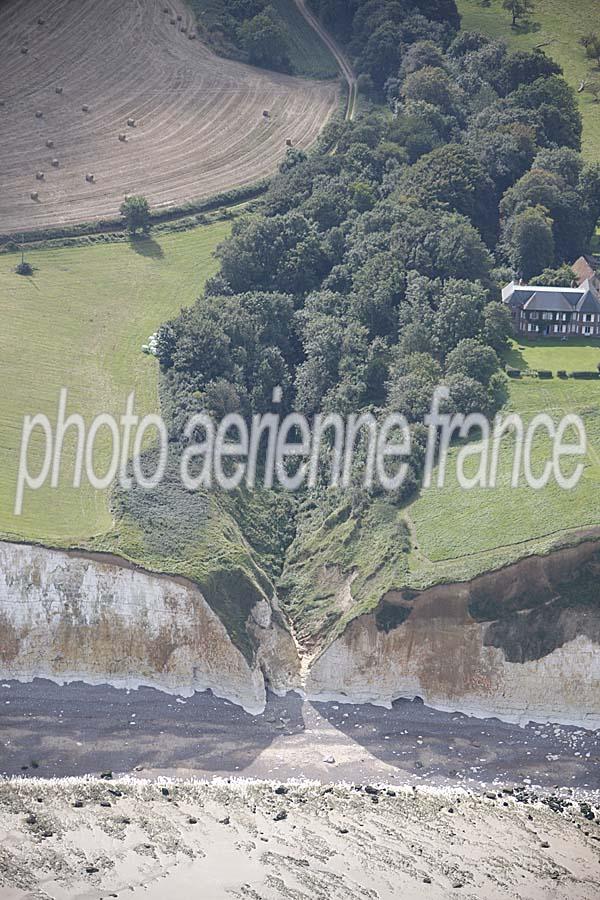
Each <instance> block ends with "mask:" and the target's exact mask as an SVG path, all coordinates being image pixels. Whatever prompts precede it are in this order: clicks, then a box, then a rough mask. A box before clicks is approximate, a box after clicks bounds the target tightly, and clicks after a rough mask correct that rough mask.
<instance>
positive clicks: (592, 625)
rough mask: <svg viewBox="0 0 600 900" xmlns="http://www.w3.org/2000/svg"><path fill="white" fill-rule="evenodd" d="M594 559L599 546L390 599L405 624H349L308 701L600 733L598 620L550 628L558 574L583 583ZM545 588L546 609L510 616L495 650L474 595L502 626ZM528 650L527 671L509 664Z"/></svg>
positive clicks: (563, 616) (322, 660) (363, 620)
mask: <svg viewBox="0 0 600 900" xmlns="http://www.w3.org/2000/svg"><path fill="white" fill-rule="evenodd" d="M594 553H597V545H596V546H594V545H585V546H583V545H582V546H581V547H579V548H576V549H573V550H566V551H557V552H556V553H555V554H553V555H551V556H548V557H535V558H530V559H527V560H523V561H522V562H521V563H516V564H515V565H513V566H508V567H507V568H506V569H504V570H501V571H500V572H498V573H488V574H487V575H485V576H481V578H480V579H476V580H475V582H471V583H470V584H467V583H466V584H462V585H461V584H454V585H441V586H438V587H433V588H430V589H429V590H427V591H424V592H423V593H422V594H420V595H416V596H412V597H411V598H410V600H407V598H406V597H402V595H401V593H399V592H392V594H391V595H389V600H391V602H392V605H393V604H398V605H404V608H405V610H410V611H409V614H408V615H407V617H406V618H405V619H404V621H402V622H401V623H400V624H398V625H396V626H395V627H392V628H390V629H389V630H387V631H386V630H384V629H382V628H378V625H377V619H376V615H375V614H370V615H364V616H361V617H360V618H358V619H355V620H354V621H353V622H351V623H350V624H349V625H348V627H347V628H346V630H345V632H344V633H343V634H342V635H341V637H340V638H338V639H337V640H336V641H334V642H333V643H332V644H331V646H330V647H329V648H327V649H326V650H325V651H324V652H323V653H322V654H321V655H320V656H319V657H318V658H317V659H316V660H315V661H313V663H312V665H311V667H310V671H309V674H308V677H307V680H306V684H305V692H306V695H307V696H308V697H309V698H312V699H320V700H323V699H336V700H345V701H346V702H355V703H365V702H369V703H376V704H382V705H389V704H391V702H392V701H393V700H395V699H398V698H400V697H405V698H410V699H412V698H414V697H417V696H418V697H421V698H422V699H423V701H424V702H425V703H426V704H427V705H429V706H432V707H435V708H437V709H442V710H446V711H452V712H454V711H460V712H464V713H467V714H470V715H475V716H481V717H487V716H496V717H498V718H500V719H503V720H505V721H508V722H515V723H518V724H526V723H527V722H529V721H539V722H548V721H551V722H557V723H561V724H572V725H581V726H584V727H586V728H592V729H597V728H600V610H596V609H594V608H591V607H583V608H577V607H574V608H572V609H569V608H566V609H562V610H561V611H560V613H559V614H558V616H557V617H556V618H555V619H553V620H549V618H548V617H549V615H550V604H551V602H552V600H553V597H554V596H555V594H553V589H552V583H553V579H554V578H555V577H556V573H557V571H558V569H559V566H562V567H563V572H562V575H564V574H567V575H570V574H573V575H576V573H577V571H578V570H579V568H580V566H582V565H585V564H586V563H589V561H590V559H591V558H592V557H593V555H594ZM561 554H562V556H561ZM540 586H545V588H546V590H547V596H548V605H545V606H544V607H543V609H542V612H541V613H539V614H538V615H536V617H533V618H528V616H527V611H525V610H524V611H522V612H517V613H515V612H514V611H510V610H509V612H508V615H509V616H510V617H511V619H510V620H511V622H512V626H511V629H512V630H510V629H509V630H508V631H507V632H506V633H505V643H506V647H505V646H497V645H494V646H491V645H490V643H491V642H490V623H489V622H479V621H475V620H474V619H473V618H472V617H471V615H470V614H469V601H470V600H471V599H472V598H473V596H474V593H475V592H476V591H477V590H481V588H482V587H483V588H484V589H485V590H486V591H487V592H488V594H489V595H492V594H494V592H495V596H496V597H497V611H496V614H497V615H498V617H499V619H500V620H501V619H502V616H503V606H504V605H505V604H507V603H508V602H509V601H510V600H511V599H512V598H514V596H516V595H519V594H523V593H524V594H525V595H527V592H528V591H531V590H532V589H539V588H540ZM492 618H495V615H493V616H492ZM548 621H550V625H549V626H548V625H547V622H548ZM548 632H549V633H550V634H551V635H552V637H553V638H557V636H558V639H556V640H554V642H553V644H552V646H551V647H550V648H547V647H544V646H543V644H544V638H546V637H547V633H548ZM523 648H525V649H526V651H527V652H526V653H525V654H523V661H511V659H510V657H511V654H512V656H513V657H515V650H519V651H522V650H523ZM540 648H542V649H540ZM548 649H549V652H548ZM507 650H508V651H510V652H507ZM516 655H517V656H518V653H517V654H516Z"/></svg>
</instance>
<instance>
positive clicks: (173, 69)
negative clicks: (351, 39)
mask: <svg viewBox="0 0 600 900" xmlns="http://www.w3.org/2000/svg"><path fill="white" fill-rule="evenodd" d="M166 7H168V8H169V12H168V13H165V12H164V9H165V8H166ZM178 17H181V19H180V20H179V18H178ZM194 34H195V22H194V17H193V14H192V12H191V10H190V9H189V8H188V7H187V6H186V5H185V3H184V2H183V0H176V2H173V0H102V2H98V0H0V232H2V233H7V232H8V233H13V232H18V231H21V230H27V229H31V228H38V227H42V226H51V225H60V224H72V223H77V222H81V221H89V220H92V219H96V218H102V217H107V216H114V215H116V214H117V212H118V207H119V205H120V203H121V201H122V200H123V197H124V195H125V194H128V193H130V194H133V193H143V194H145V195H146V196H147V197H148V199H149V200H150V203H151V205H152V207H153V208H165V209H167V208H169V207H172V206H177V205H180V204H181V203H183V202H185V201H188V200H192V199H201V198H203V197H208V196H211V195H214V194H217V193H219V192H220V191H223V190H227V189H229V188H235V187H241V186H243V185H247V184H251V183H252V182H254V181H256V180H258V179H259V178H261V177H263V176H265V175H268V174H270V173H271V172H273V171H274V169H275V168H276V166H277V163H278V162H279V161H280V160H281V159H282V158H283V156H284V155H285V152H286V149H287V147H286V141H288V140H291V141H293V144H294V146H298V147H307V146H308V145H310V144H311V143H312V142H313V141H314V140H315V138H316V137H317V135H318V134H319V132H320V130H321V128H322V127H323V125H324V124H325V122H326V121H327V119H328V117H329V116H330V114H331V113H332V112H333V111H334V109H335V108H336V105H337V102H338V91H339V88H338V85H337V83H336V82H332V81H329V82H319V81H309V80H306V79H300V78H292V77H288V76H285V75H278V74H276V73H272V72H266V71H261V70H259V69H254V68H252V67H249V66H245V65H242V64H239V63H236V62H232V61H229V60H224V59H220V58H218V57H216V56H215V55H214V54H213V53H212V52H211V51H210V50H209V49H208V48H207V47H206V46H205V45H204V44H202V42H201V41H199V40H197V39H190V35H194ZM264 111H268V113H269V116H268V117H266V116H264V115H263V112H264ZM128 119H132V120H134V121H135V125H134V126H133V127H132V126H131V124H130V125H128V124H127V120H128ZM91 176H93V180H91ZM88 179H90V180H88ZM36 194H37V196H36Z"/></svg>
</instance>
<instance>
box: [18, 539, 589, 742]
mask: <svg viewBox="0 0 600 900" xmlns="http://www.w3.org/2000/svg"><path fill="white" fill-rule="evenodd" d="M245 628H246V632H247V635H248V636H249V639H250V644H251V646H252V648H253V652H252V654H251V655H249V654H244V653H243V652H242V651H241V650H240V649H239V647H238V646H236V644H235V643H234V641H233V640H232V637H231V636H230V635H229V634H228V632H227V629H226V627H225V626H224V624H223V623H222V622H221V620H220V618H219V616H218V614H217V612H216V611H215V609H214V608H211V606H210V605H209V604H208V603H207V601H206V599H205V597H204V596H203V594H202V592H201V590H200V588H199V587H198V585H196V584H195V583H193V582H192V581H188V580H186V579H183V578H177V577H171V576H164V575H158V574H153V573H150V572H147V571H144V570H142V569H139V568H137V567H135V566H133V565H131V564H128V563H126V562H125V561H124V560H120V559H117V558H115V557H108V556H103V555H100V554H90V553H82V552H62V551H56V550H48V549H44V548H42V547H36V546H29V545H25V544H10V543H6V542H4V543H3V542H0V677H2V678H17V679H27V680H29V679H31V678H34V677H36V676H39V677H45V678H50V679H53V680H55V681H59V682H66V681H74V680H82V681H86V682H89V683H100V682H108V683H110V684H113V685H115V686H118V687H137V686H140V685H149V686H153V687H156V688H159V689H161V690H165V691H169V692H173V693H178V694H183V695H189V694H191V693H193V692H194V691H203V690H206V689H208V688H210V689H211V690H212V691H213V692H214V693H215V694H216V695H218V696H220V697H224V698H226V699H229V700H231V701H233V702H234V703H237V704H239V705H241V706H243V707H244V708H245V709H246V710H248V711H250V712H253V713H257V712H260V711H262V709H263V708H264V705H265V698H266V688H267V687H270V688H271V689H272V690H274V691H276V692H277V693H281V694H283V693H285V692H286V691H288V690H294V689H297V690H301V691H302V692H303V693H305V694H306V695H307V696H308V697H311V698H314V699H320V700H324V699H333V698H335V699H339V700H346V701H349V702H356V703H362V702H371V703H379V704H386V705H387V704H390V703H391V702H392V701H393V700H394V699H396V698H398V697H415V696H420V697H422V699H423V700H424V701H425V702H426V703H427V704H430V705H431V706H434V707H438V708H440V709H445V710H452V711H454V710H457V711H462V712H465V713H469V714H474V715H481V716H498V717H499V718H502V719H505V720H508V721H514V722H527V721H529V720H534V721H547V720H550V721H554V722H562V723H569V724H581V725H583V726H586V727H589V728H600V543H599V542H597V541H596V542H595V541H586V542H583V543H581V544H579V545H577V546H574V547H570V548H565V549H562V550H557V551H555V552H554V553H551V554H548V555H545V556H533V557H529V558H527V559H523V560H521V561H520V562H517V563H514V564H512V565H510V566H506V567H505V568H503V569H500V570H498V571H495V572H488V573H486V574H484V575H481V576H479V577H478V578H475V579H473V580H472V581H470V582H464V583H456V584H444V585H437V586H434V587H431V588H429V589H428V590H425V591H422V592H417V591H411V590H397V591H388V593H387V594H386V595H385V596H384V597H383V598H382V600H381V602H380V604H379V606H378V608H377V609H376V610H374V611H373V612H371V613H368V614H365V615H361V616H359V617H357V618H356V619H354V620H353V621H351V622H350V624H349V625H348V626H347V627H346V629H345V631H344V632H343V633H342V634H341V636H340V637H338V638H337V639H336V640H334V641H333V642H332V643H331V644H330V645H329V646H328V647H327V648H326V649H325V650H324V651H323V652H322V653H320V654H319V655H318V656H317V657H316V658H314V659H312V660H311V661H310V662H309V661H308V660H305V661H304V666H303V667H302V668H303V669H304V675H303V677H302V678H301V676H300V669H301V666H300V658H299V654H298V651H297V648H296V645H295V643H294V640H293V638H292V636H291V633H290V631H289V630H288V628H287V625H286V623H285V621H284V619H283V618H282V616H281V613H280V611H279V609H278V606H277V602H276V600H274V601H272V602H271V603H270V602H268V601H267V600H266V599H262V600H259V601H258V602H256V603H255V604H254V605H252V606H251V608H250V614H249V615H248V619H247V621H246V625H245Z"/></svg>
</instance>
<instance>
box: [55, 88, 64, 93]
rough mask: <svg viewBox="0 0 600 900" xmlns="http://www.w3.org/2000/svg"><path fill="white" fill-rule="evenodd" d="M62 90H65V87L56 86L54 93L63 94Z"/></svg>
mask: <svg viewBox="0 0 600 900" xmlns="http://www.w3.org/2000/svg"><path fill="white" fill-rule="evenodd" d="M62 92H63V89H62V88H61V87H55V88H54V93H55V94H62Z"/></svg>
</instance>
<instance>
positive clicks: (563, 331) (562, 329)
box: [560, 325, 567, 334]
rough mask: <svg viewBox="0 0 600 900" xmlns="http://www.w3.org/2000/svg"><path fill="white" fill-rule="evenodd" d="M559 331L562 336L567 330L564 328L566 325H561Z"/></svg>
mask: <svg viewBox="0 0 600 900" xmlns="http://www.w3.org/2000/svg"><path fill="white" fill-rule="evenodd" d="M560 330H561V331H562V333H563V334H565V332H566V330H567V326H566V325H561V328H560Z"/></svg>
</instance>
